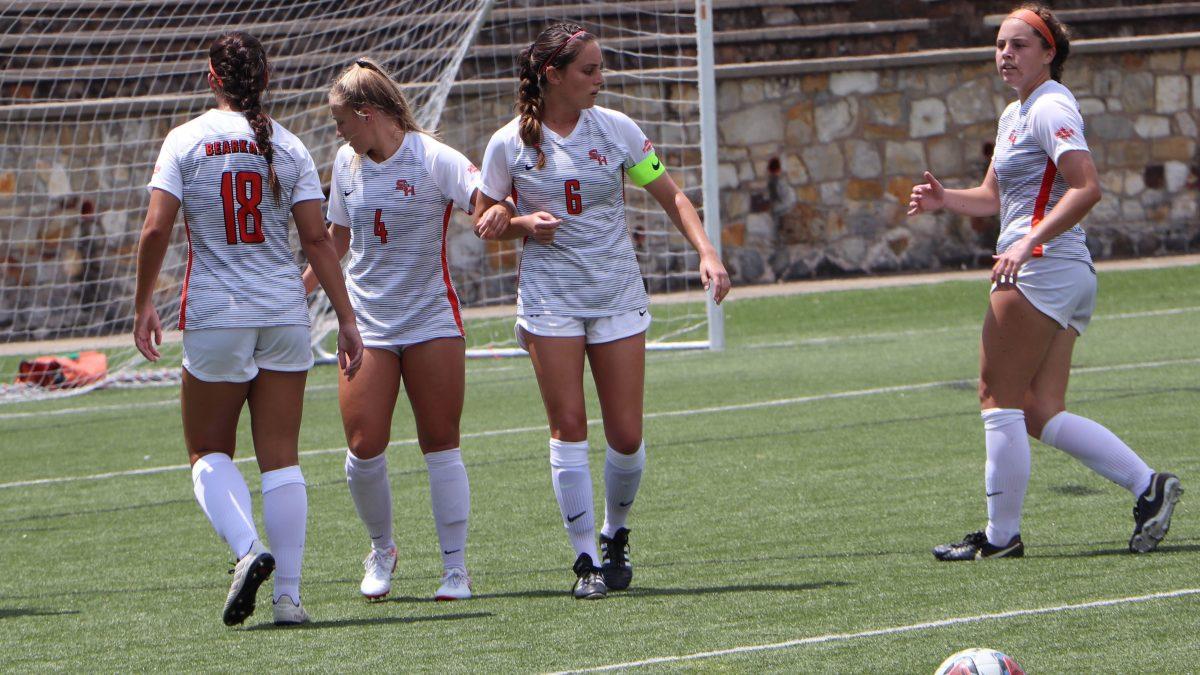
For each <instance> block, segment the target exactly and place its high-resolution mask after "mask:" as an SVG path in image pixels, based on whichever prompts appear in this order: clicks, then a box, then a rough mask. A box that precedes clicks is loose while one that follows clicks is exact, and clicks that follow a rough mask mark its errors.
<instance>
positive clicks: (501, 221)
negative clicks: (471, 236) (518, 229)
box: [475, 202, 512, 239]
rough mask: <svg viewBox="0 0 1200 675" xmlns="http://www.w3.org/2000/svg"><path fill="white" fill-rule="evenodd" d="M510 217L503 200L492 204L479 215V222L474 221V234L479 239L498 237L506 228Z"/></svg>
mask: <svg viewBox="0 0 1200 675" xmlns="http://www.w3.org/2000/svg"><path fill="white" fill-rule="evenodd" d="M511 218H512V214H511V213H509V211H508V207H507V206H505V205H504V203H503V202H500V203H497V204H492V205H491V207H489V208H488V210H487V211H484V212H483V215H482V216H480V217H479V222H477V223H475V236H477V237H479V238H480V239H498V238H499V237H500V235H502V234H504V231H505V230H507V229H508V222H509V220H510V219H511Z"/></svg>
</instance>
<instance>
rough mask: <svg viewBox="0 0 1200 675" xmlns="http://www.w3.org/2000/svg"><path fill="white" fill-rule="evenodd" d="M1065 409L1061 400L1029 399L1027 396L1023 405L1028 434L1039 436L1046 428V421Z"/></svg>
mask: <svg viewBox="0 0 1200 675" xmlns="http://www.w3.org/2000/svg"><path fill="white" fill-rule="evenodd" d="M1065 409H1066V407H1065V406H1064V405H1063V404H1062V402H1061V401H1045V400H1037V399H1032V400H1031V399H1028V398H1027V399H1026V401H1025V407H1024V410H1025V429H1026V430H1027V431H1028V432H1029V435H1030V436H1033V437H1034V438H1041V437H1042V430H1043V429H1045V428H1046V423H1047V422H1049V421H1050V419H1051V418H1053V417H1054V416H1055V415H1057V414H1058V413H1060V412H1062V411H1063V410H1065Z"/></svg>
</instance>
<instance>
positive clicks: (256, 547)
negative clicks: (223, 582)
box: [221, 540, 275, 626]
mask: <svg viewBox="0 0 1200 675" xmlns="http://www.w3.org/2000/svg"><path fill="white" fill-rule="evenodd" d="M274 569H275V558H273V557H272V556H271V553H270V552H269V551H267V549H266V547H264V546H263V545H262V542H260V541H258V540H255V541H254V544H253V545H251V546H250V550H249V551H247V552H246V555H244V556H242V559H241V560H239V561H238V562H237V564H236V565H234V567H233V569H231V570H229V573H230V574H232V575H233V583H231V584H230V585H229V595H228V597H226V598H225V610H224V612H223V613H222V615H221V619H222V620H223V621H224V622H225V625H226V626H236V625H237V624H239V623H242V622H243V621H245V620H246V617H248V616H250V615H251V614H253V613H254V596H255V595H256V594H257V593H258V587H259V586H261V585H262V583H263V582H264V581H266V580H267V577H269V576H271V572H272V571H274Z"/></svg>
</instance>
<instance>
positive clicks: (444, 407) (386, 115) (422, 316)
mask: <svg viewBox="0 0 1200 675" xmlns="http://www.w3.org/2000/svg"><path fill="white" fill-rule="evenodd" d="M329 106H330V111H331V113H332V115H333V119H334V121H335V122H336V124H337V133H338V136H339V137H341V138H343V139H344V140H345V141H346V145H344V146H342V148H341V149H340V150H339V151H338V153H337V157H336V158H335V159H334V162H333V177H332V181H331V186H330V195H329V211H328V220H329V221H330V223H332V228H331V231H332V238H333V243H334V248H335V250H336V251H337V254H338V256H339V257H341V256H344V255H345V254H346V252H347V251H349V252H350V260H349V263H348V265H347V285H348V287H349V292H350V301H351V303H353V305H354V311H355V313H356V314H357V316H358V320H359V323H360V325H361V327H362V335H363V342H364V344H365V345H366V350H365V354H364V356H363V366H364V367H363V368H362V371H361V372H360V373H359V375H358V377H356V378H354V379H353V380H348V379H344V380H341V381H340V385H339V392H338V400H339V403H340V406H341V412H342V423H343V426H344V427H345V432H346V443H347V445H348V446H349V448H348V450H347V452H346V482H347V484H348V485H349V487H350V495H351V498H352V499H353V501H354V506H355V508H356V509H357V511H358V515H359V517H360V518H361V519H362V522H363V525H365V526H366V530H367V534H368V535H369V536H370V538H371V551H370V553H368V554H367V557H366V560H364V561H363V566H364V567H365V568H366V572H365V575H364V576H363V580H362V584H361V585H360V587H359V590H360V591H361V592H362V594H363V595H364V596H366V597H367V598H372V599H375V598H381V597H383V596H385V595H387V594H388V592H390V591H391V587H392V573H393V572H394V571H395V568H396V559H397V555H396V545H395V542H394V541H393V539H392V493H391V486H390V483H389V481H388V472H387V455H386V454H385V453H384V451H385V450H386V449H387V446H388V442H389V440H390V432H391V427H392V413H393V409H394V408H395V406H396V397H397V395H398V394H399V391H400V384H401V382H403V384H404V388H405V391H406V393H407V394H408V401H409V403H410V404H411V405H412V410H413V415H414V417H415V418H416V423H417V440H418V444H419V445H420V448H421V452H422V454H423V455H424V457H425V463H426V466H427V467H428V469H429V494H430V501H431V502H432V505H433V519H434V523H435V524H436V526H437V532H438V540H439V543H440V545H441V548H440V549H439V550H440V551H441V552H442V582H441V586H440V587H439V588H438V589H437V591H436V592H435V594H434V597H435V598H437V599H438V600H459V599H465V598H469V597H471V578H470V576H468V574H467V565H466V547H467V516H468V514H469V511H470V501H471V492H470V486H469V485H468V482H467V470H466V467H465V466H464V465H463V460H462V451H461V450H460V448H459V420H460V418H461V416H462V408H463V393H464V390H465V387H466V385H465V381H466V364H465V361H466V342H465V340H464V339H463V336H464V333H463V325H462V316H461V314H460V312H459V303H458V295H457V294H456V293H455V290H454V285H453V284H452V283H451V281H450V270H449V267H448V266H447V262H446V231H447V228H448V227H449V224H450V215H451V213H452V209H453V208H454V207H455V206H457V207H458V208H460V209H462V210H463V211H466V212H467V213H470V212H471V208H472V204H473V200H474V195H475V191H476V185H477V183H478V177H479V171H478V170H476V168H475V166H474V165H472V164H471V162H470V161H468V160H467V158H466V157H464V156H463V155H462V154H461V153H459V152H458V151H457V150H455V149H453V148H451V147H449V146H447V145H445V144H443V143H442V142H440V141H438V140H437V139H435V138H434V137H433V136H431V135H430V134H429V133H428V132H426V131H425V130H423V129H421V128H420V126H419V125H418V124H417V121H416V119H415V118H414V117H413V113H412V110H411V109H410V107H409V105H408V102H407V100H406V99H405V97H404V95H403V94H402V93H401V91H400V87H399V86H397V84H396V83H395V82H394V81H393V80H392V79H391V78H390V77H389V76H388V75H387V74H386V73H385V72H384V71H383V70H382V69H381V68H380V66H379V65H378V64H377V63H375V62H374V61H371V60H370V59H358V60H357V61H356V62H355V63H354V65H352V66H350V68H349V69H347V70H346V71H345V72H344V73H343V74H342V75H341V76H340V77H339V78H338V79H337V81H336V82H335V83H334V85H333V88H332V89H331V90H330V93H329ZM495 211H497V212H498V214H497V216H498V217H499V218H501V219H502V220H506V219H507V216H508V211H507V209H506V208H505V207H504V206H503V205H501V206H497V207H496V208H495ZM316 283H317V279H316V277H315V276H314V275H313V273H312V271H308V272H306V273H305V286H306V288H307V289H308V290H310V291H311V290H312V289H313V288H315V287H316Z"/></svg>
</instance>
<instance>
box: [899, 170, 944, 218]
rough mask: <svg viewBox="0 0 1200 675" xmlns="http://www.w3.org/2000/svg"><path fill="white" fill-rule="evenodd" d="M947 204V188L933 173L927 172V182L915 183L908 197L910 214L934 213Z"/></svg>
mask: <svg viewBox="0 0 1200 675" xmlns="http://www.w3.org/2000/svg"><path fill="white" fill-rule="evenodd" d="M945 205H946V188H944V187H942V184H941V182H940V181H938V179H936V178H934V177H933V174H931V173H929V172H928V171H926V172H925V182H924V183H922V184H920V185H914V186H913V189H912V194H911V195H909V197H908V215H910V216H915V215H917V214H918V213H933V212H934V211H937V210H939V209H941V208H942V207H944V206H945Z"/></svg>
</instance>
